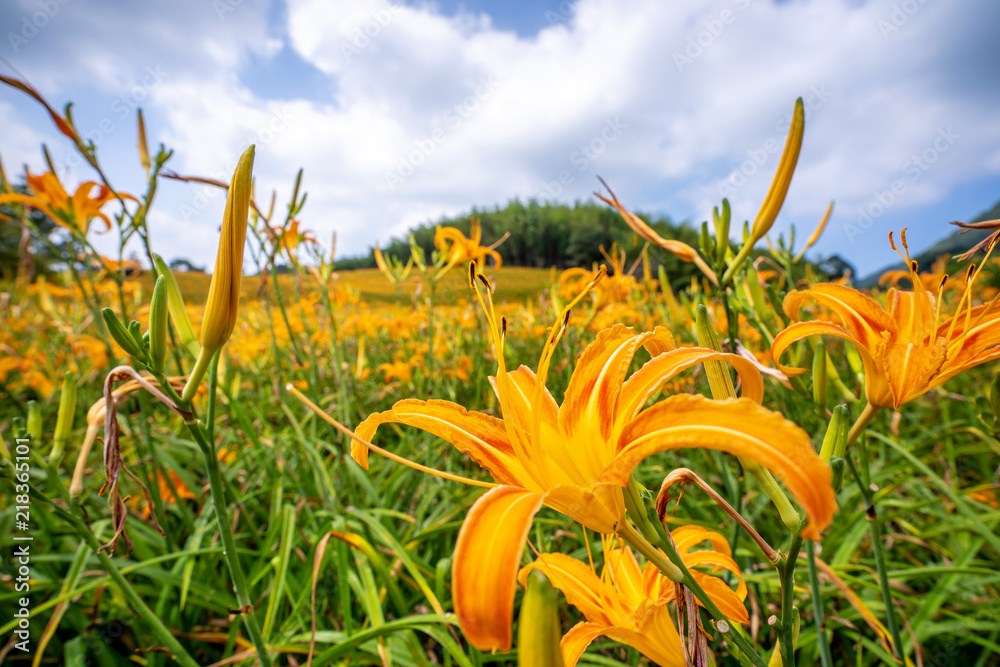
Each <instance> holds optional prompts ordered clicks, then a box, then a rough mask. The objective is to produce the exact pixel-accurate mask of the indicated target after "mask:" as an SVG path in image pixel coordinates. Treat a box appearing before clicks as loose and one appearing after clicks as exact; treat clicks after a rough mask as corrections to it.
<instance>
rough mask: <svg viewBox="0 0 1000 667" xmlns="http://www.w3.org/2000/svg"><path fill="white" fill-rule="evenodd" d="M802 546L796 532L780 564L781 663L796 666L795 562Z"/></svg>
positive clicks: (800, 535) (791, 666) (786, 665)
mask: <svg viewBox="0 0 1000 667" xmlns="http://www.w3.org/2000/svg"><path fill="white" fill-rule="evenodd" d="M801 548H802V534H801V533H799V532H796V533H795V534H794V535H793V536H792V543H791V544H790V545H789V546H788V556H787V557H786V558H784V559H782V561H781V562H780V563H779V564H778V575H779V577H780V579H781V630H780V633H781V635H780V641H779V644H780V645H781V664H782V665H783V666H784V667H795V609H794V607H795V563H796V562H797V561H798V558H799V550H800V549H801Z"/></svg>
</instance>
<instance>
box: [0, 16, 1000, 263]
mask: <svg viewBox="0 0 1000 667" xmlns="http://www.w3.org/2000/svg"><path fill="white" fill-rule="evenodd" d="M221 1H222V2H224V3H230V5H226V6H231V5H232V4H234V3H235V0H221ZM557 5H558V3H554V7H556V6H557ZM911 5H912V6H911ZM20 6H21V7H22V8H24V7H28V3H22V4H21V5H20ZM894 6H895V7H897V8H899V7H905V8H908V9H911V10H912V9H913V8H915V11H911V13H910V14H906V13H905V11H904V10H903V9H898V11H897V13H896V14H894V13H893V12H894V10H893V7H894ZM129 7H130V9H128V10H127V11H125V12H124V13H122V12H121V11H119V10H120V8H117V9H116V11H117V12H118V14H117V15H116V16H115V17H114V18H113V19H112V20H108V21H105V20H102V18H103V17H105V16H107V15H109V14H110V13H112V12H110V11H109V7H108V6H104V7H103V9H102V8H100V7H98V8H97V9H95V10H94V11H93V12H92V13H91V14H88V15H86V16H83V17H81V20H84V21H85V27H86V30H81V29H80V24H76V25H75V26H74V30H72V31H69V30H68V29H66V30H63V29H57V28H56V27H54V26H56V24H57V19H60V18H61V17H56V18H55V19H53V21H52V27H49V28H47V30H50V31H52V33H51V35H50V36H46V35H44V34H43V33H40V34H39V36H38V37H36V38H35V40H38V41H33V42H32V43H30V44H28V45H27V46H25V47H24V49H23V53H27V50H28V48H29V47H30V48H33V49H34V48H36V46H37V45H38V44H40V43H41V40H43V39H48V40H50V41H51V42H52V43H51V48H49V49H48V50H46V51H45V52H44V53H41V49H38V50H37V53H36V55H32V56H31V65H32V67H31V68H30V69H31V70H32V72H30V73H33V76H36V77H37V80H38V82H39V84H41V83H43V82H44V83H45V84H46V85H47V86H48V87H49V91H48V92H53V91H62V90H63V89H64V88H66V87H67V86H71V85H79V84H78V83H76V84H71V83H69V82H79V81H93V82H95V83H96V84H97V85H98V86H100V87H101V88H102V89H103V90H106V91H110V92H111V93H117V94H121V93H120V92H119V91H121V90H122V89H128V87H129V86H132V85H135V81H136V79H137V77H138V76H139V75H140V74H141V71H142V67H143V66H145V65H147V64H149V63H157V64H161V65H162V66H163V68H164V69H165V70H167V71H168V72H169V73H170V76H169V77H167V78H166V80H165V82H164V83H163V84H162V85H158V86H157V87H156V88H155V89H154V90H152V91H151V94H150V100H149V102H148V103H145V106H146V109H147V119H148V122H150V124H151V126H155V127H156V128H158V132H157V136H158V137H159V138H160V139H162V140H164V141H166V143H167V144H168V145H170V146H171V147H173V148H175V149H176V157H175V158H174V161H175V164H173V165H172V166H173V167H174V168H175V169H177V170H178V171H184V172H192V173H201V174H208V175H218V174H217V172H218V173H220V174H225V172H226V169H227V166H229V168H231V164H232V163H233V162H234V160H235V158H236V157H237V156H238V154H239V152H240V150H241V149H242V148H243V147H244V146H245V145H246V144H247V143H249V142H250V141H251V140H253V141H254V142H256V143H257V144H258V153H257V155H258V157H257V167H256V171H257V174H258V192H259V194H260V197H261V199H265V198H266V197H265V195H264V194H262V193H264V192H267V191H269V190H270V188H271V187H279V188H280V190H281V192H282V193H283V194H284V196H285V197H287V194H288V191H289V189H290V187H291V181H292V179H293V178H294V174H295V171H296V170H297V169H298V167H299V166H303V167H305V170H306V172H305V174H306V175H305V186H306V188H307V189H308V191H309V202H308V203H307V206H306V209H305V211H304V212H303V224H305V225H306V226H307V227H311V228H314V229H316V230H317V231H319V232H320V236H321V238H326V237H327V236H328V233H329V232H330V231H331V230H334V229H336V230H338V232H339V236H340V248H341V250H342V252H346V253H357V252H362V251H364V250H365V249H366V248H367V247H368V246H370V245H371V244H372V243H374V241H375V240H376V239H383V240H384V239H385V237H386V236H388V235H390V234H392V233H399V232H401V231H402V230H404V229H405V228H406V227H407V226H409V225H412V224H415V223H417V222H421V221H425V220H428V219H437V218H438V217H440V216H441V215H442V214H456V213H459V212H461V211H463V210H468V209H469V208H470V207H472V206H474V205H480V206H482V205H491V204H494V203H503V202H504V201H506V200H507V199H508V198H511V197H515V196H519V197H521V198H527V197H532V196H535V197H541V198H546V197H548V196H549V195H550V194H554V193H556V192H557V191H558V198H559V199H562V200H569V201H571V200H573V199H575V198H586V197H587V196H588V195H589V193H590V191H591V190H593V189H594V188H595V186H596V185H597V183H596V179H595V178H594V176H595V174H596V173H600V174H601V175H603V176H605V177H606V178H608V179H609V180H610V181H611V182H613V183H614V184H615V186H616V189H617V190H618V192H619V194H620V195H621V196H622V198H623V199H624V201H625V202H626V203H628V204H629V205H630V206H632V207H634V208H641V209H646V210H657V211H662V212H668V213H671V214H673V215H675V216H677V217H682V218H683V217H689V218H693V219H695V220H701V219H703V218H705V217H707V215H708V213H709V211H710V210H711V207H712V206H713V205H715V204H717V203H718V201H719V199H720V198H721V195H720V191H719V187H718V183H719V182H720V181H721V179H723V178H725V177H726V176H727V175H729V174H730V173H731V172H733V170H738V169H739V168H740V167H741V165H743V164H745V161H746V160H748V159H749V160H751V162H750V163H749V165H752V166H746V167H745V169H746V171H751V170H753V171H754V173H753V174H752V175H751V176H750V177H749V178H747V179H746V183H745V184H743V185H741V186H740V187H738V188H735V189H734V190H735V191H733V192H732V193H731V195H730V198H731V200H732V202H733V205H734V211H735V214H736V215H737V216H738V217H739V218H740V219H742V218H751V219H752V218H753V216H754V215H755V213H756V209H757V206H759V202H760V201H761V198H762V197H763V194H764V192H765V191H766V189H767V186H768V184H769V181H770V177H771V174H772V173H773V171H774V168H775V166H776V164H777V159H778V157H777V153H776V152H774V151H773V150H772V151H771V152H768V150H767V149H768V148H770V147H772V146H773V145H774V143H775V142H776V143H777V144H778V145H779V146H780V144H782V143H783V141H784V128H785V127H787V124H784V125H783V123H782V121H783V120H784V118H785V116H786V115H787V114H788V113H789V112H790V111H791V108H792V103H793V101H794V99H795V97H796V96H798V95H802V96H804V97H805V98H806V101H807V104H809V105H810V106H811V107H812V108H811V110H810V113H809V118H808V122H807V130H806V141H805V146H804V149H803V153H802V157H801V159H800V162H799V171H798V173H797V174H796V177H795V180H794V182H793V185H792V189H791V191H790V194H789V198H788V201H787V206H786V209H785V211H784V212H783V214H782V217H781V219H779V223H778V227H783V226H785V225H787V222H788V221H795V222H796V223H798V224H799V226H807V227H811V225H812V224H813V223H814V222H815V220H818V218H819V216H820V215H821V213H822V211H823V210H824V209H825V205H826V202H827V201H829V200H830V199H836V200H837V202H838V207H837V213H836V214H835V217H834V220H833V222H832V224H831V226H830V229H829V231H828V232H827V238H826V239H824V241H823V242H822V244H821V245H820V247H819V249H820V250H821V251H823V252H826V253H829V252H833V251H840V252H844V253H845V254H847V255H848V256H849V257H851V258H857V259H860V260H861V262H862V264H863V265H869V268H870V265H872V264H875V265H877V264H881V263H882V260H883V259H884V258H887V257H888V256H887V255H886V254H885V253H880V252H878V249H877V245H878V243H877V242H876V241H875V240H874V239H875V237H876V236H877V237H878V238H881V236H882V234H883V233H884V232H883V231H882V230H881V227H879V229H878V234H877V235H875V234H874V232H873V234H872V236H871V237H869V236H867V235H866V236H865V237H864V238H865V239H866V240H865V242H864V243H862V244H858V243H855V244H853V245H852V244H850V243H848V234H846V233H845V225H847V224H849V223H854V222H855V219H856V217H857V212H856V210H857V208H858V207H859V206H861V207H863V206H868V205H869V204H870V203H871V202H872V201H874V200H875V199H873V198H877V194H878V193H879V192H881V191H884V190H886V189H887V188H890V187H891V185H892V183H893V181H894V180H899V179H905V180H906V189H905V192H903V193H902V194H901V195H899V196H897V197H896V201H895V202H894V203H893V205H892V206H891V207H890V209H889V213H888V214H887V215H886V216H885V217H884V218H881V219H880V221H879V222H878V224H879V225H885V224H888V223H886V220H896V219H899V217H900V216H903V215H907V214H910V213H915V212H918V211H919V208H920V207H922V206H925V205H928V204H932V203H936V202H941V201H948V198H949V197H952V196H953V192H954V191H955V189H956V188H957V187H958V186H960V185H962V184H964V183H967V182H970V181H973V180H975V179H982V178H983V177H988V176H992V177H996V175H997V174H998V173H1000V117H997V116H996V114H995V112H994V110H995V108H996V105H997V102H998V101H1000V100H998V99H997V97H998V96H1000V93H998V92H997V86H996V83H997V73H996V72H994V71H992V70H991V69H989V68H990V66H991V63H995V62H996V59H997V54H996V48H995V47H992V46H989V44H990V43H992V42H991V39H990V38H989V37H990V36H989V32H990V30H991V29H992V28H991V26H994V25H996V19H997V18H1000V7H997V6H995V5H994V4H992V3H983V2H974V1H973V0H959V1H957V2H954V3H950V4H948V5H944V4H943V3H930V2H926V1H923V2H921V0H908V2H898V3H895V4H894V3H890V2H869V3H863V4H858V3H856V2H850V3H849V2H833V1H827V2H819V1H818V0H814V1H812V2H806V1H803V0H798V1H792V2H784V3H781V4H774V3H771V2H765V1H764V0H716V1H714V2H709V3H698V4H697V5H696V6H694V5H687V4H684V5H681V4H679V3H663V2H656V1H654V0H624V1H617V2H613V1H612V0H580V2H578V3H576V4H575V5H574V13H573V15H572V16H571V17H569V20H568V21H567V22H565V23H559V24H556V25H553V26H550V27H547V28H545V29H543V30H541V31H540V32H539V33H538V34H537V35H533V36H529V37H524V36H518V35H516V34H515V33H513V32H510V31H505V30H499V29H496V28H494V27H493V25H492V22H491V21H490V20H489V17H487V16H485V15H474V14H462V15H459V16H454V17H449V16H443V15H441V14H439V13H437V12H436V11H435V10H434V9H433V8H429V7H427V6H409V5H393V4H390V3H388V2H385V1H384V0H372V1H369V2H360V1H359V2H352V3H346V2H341V3H327V2H322V1H321V0H289V1H288V4H287V6H284V5H282V6H280V7H277V8H276V7H269V6H266V5H264V4H260V3H256V4H255V3H251V2H249V1H245V2H242V3H239V4H235V6H232V11H230V12H225V13H224V15H223V17H222V19H221V20H220V18H219V16H218V15H217V14H216V12H215V11H214V10H212V9H210V7H211V5H210V4H209V3H197V2H194V0H190V2H189V3H187V4H186V5H185V6H183V7H181V8H179V9H173V8H171V9H170V11H166V10H165V9H164V8H163V7H159V8H156V7H153V8H149V7H144V8H141V9H135V8H132V7H133V5H132V4H129ZM134 7H138V5H134ZM206 7H209V8H206ZM63 11H64V12H65V13H67V14H68V13H70V12H71V11H74V12H75V11H76V8H75V7H74V6H73V5H67V7H66V8H65V9H64V10H63ZM899 12H903V13H902V14H899ZM8 13H9V12H8ZM140 14H144V15H140ZM282 17H283V18H284V19H286V20H283V18H282ZM76 19H77V14H74V20H76ZM893 21H895V24H898V25H895V24H894V23H893ZM886 26H889V28H887V27H886ZM897 27H898V29H896V30H893V29H892V28H897ZM70 32H71V33H73V34H72V35H69V34H68V33H70ZM883 33H884V34H883ZM119 35H121V36H124V37H123V38H122V39H121V40H119V41H116V39H118V36H119ZM56 38H59V39H64V38H65V39H66V40H68V41H67V43H65V44H62V43H59V42H56V41H55V40H56ZM278 40H283V41H284V43H285V47H284V48H286V49H288V50H291V51H292V52H294V53H295V54H297V57H298V58H301V59H302V60H304V61H305V64H303V65H302V67H303V68H308V67H311V68H315V70H317V71H318V72H320V73H321V76H322V77H325V80H326V81H327V82H328V83H329V89H328V91H329V92H328V91H327V90H322V91H316V90H308V91H305V90H304V91H303V92H302V94H301V95H300V96H293V97H294V99H286V100H282V99H272V98H267V99H265V98H263V97H261V95H260V94H259V91H258V92H254V91H255V90H257V89H258V87H255V85H251V83H250V82H249V79H250V78H251V75H252V74H253V72H250V71H248V68H252V67H254V66H256V64H259V63H265V64H266V63H268V62H273V61H272V60H271V59H274V58H275V57H276V56H277V54H278V53H279V51H280V47H279V41H278ZM699 42H700V44H699ZM972 44H975V45H977V46H975V47H970V46H969V45H972ZM984 44H986V45H984ZM67 54H80V55H79V56H78V57H76V58H75V59H71V60H70V61H69V62H68V61H67ZM25 57H26V59H27V56H25ZM289 76H292V74H291V73H290V74H289ZM21 117H22V118H23V113H22V114H21ZM0 118H4V119H8V118H10V112H9V110H8V109H5V108H0ZM948 128H951V135H952V136H953V137H954V135H957V138H954V140H953V141H952V143H951V144H949V145H948V146H947V150H946V151H938V158H937V161H936V162H935V163H934V164H930V165H928V168H927V169H926V170H921V171H920V172H919V177H918V178H916V179H915V180H910V176H908V175H907V168H908V167H907V165H906V161H907V160H908V159H909V158H910V157H911V156H913V155H915V154H920V153H921V152H923V151H925V150H929V149H933V148H934V142H935V141H937V136H938V133H939V131H945V132H947V131H948ZM602 135H603V136H602ZM22 143H23V142H22ZM112 143H115V144H116V145H117V144H125V143H128V142H124V141H121V140H119V139H118V138H117V137H114V138H113V140H112V139H109V141H108V144H109V148H108V150H109V151H112V152H113V149H112V148H111V144H112ZM938 143H939V146H940V145H941V143H940V141H939V142H938ZM102 149H103V147H102ZM127 149H128V152H129V155H131V151H133V150H134V148H132V146H128V147H127ZM762 150H763V153H762V152H761V151H762ZM754 157H757V161H758V162H762V164H760V165H759V166H757V165H756V164H755V163H754V162H753V161H752V160H753V158H754ZM129 160H130V161H134V158H131V157H129ZM122 163H123V164H124V163H125V160H124V159H122ZM910 167H912V165H910ZM411 168H412V173H411ZM387 174H390V176H387ZM391 174H395V176H391ZM561 175H562V176H563V184H560V185H558V186H557V185H556V184H557V183H558V182H559V179H560V176H561ZM169 190H170V192H169V193H168V195H167V196H166V197H165V198H164V201H162V202H161V205H162V207H163V209H164V210H163V213H162V215H161V216H159V217H156V216H154V218H153V224H154V225H156V226H162V227H163V230H154V238H155V239H156V241H157V242H158V243H162V244H163V245H164V246H169V249H166V250H165V252H166V254H168V255H169V254H182V255H186V256H190V257H193V258H194V259H195V260H196V261H198V262H201V263H210V262H211V257H212V253H213V252H214V244H208V246H207V247H204V245H203V244H201V243H199V244H192V243H190V242H189V240H190V239H191V238H194V237H193V236H186V237H185V238H184V240H181V239H179V238H176V237H175V235H174V234H172V233H171V230H177V229H178V226H181V227H183V225H185V224H187V225H193V224H195V221H194V219H192V218H191V217H190V216H188V219H187V221H185V212H187V213H190V208H185V207H189V205H190V203H191V201H192V198H193V197H194V196H195V195H194V193H192V192H190V191H189V190H188V191H185V190H184V189H181V188H169ZM993 196H995V194H994V195H993ZM989 203H992V202H988V201H984V202H982V204H983V205H986V204H989ZM279 204H280V200H279ZM219 205H220V204H218V203H212V204H210V205H209V206H208V207H206V208H204V209H202V210H200V211H198V212H199V215H204V216H210V215H214V214H216V212H215V208H216V207H217V206H219ZM279 210H280V208H279ZM209 219H211V218H209ZM178 221H181V222H180V223H178ZM942 222H943V221H942ZM200 224H202V225H204V224H205V223H204V222H203V221H202V222H201V223H200ZM887 230H888V227H886V231H887ZM924 233H925V234H926V235H927V241H928V242H930V241H932V240H934V239H936V238H937V237H939V236H941V235H942V234H943V233H945V232H944V230H943V228H940V227H938V228H928V229H927V230H926V231H925V232H924ZM873 247H874V249H873Z"/></svg>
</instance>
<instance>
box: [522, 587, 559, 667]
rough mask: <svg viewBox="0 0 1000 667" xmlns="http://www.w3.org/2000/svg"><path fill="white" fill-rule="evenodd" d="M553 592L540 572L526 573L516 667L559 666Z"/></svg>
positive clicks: (556, 601)
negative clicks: (526, 584)
mask: <svg viewBox="0 0 1000 667" xmlns="http://www.w3.org/2000/svg"><path fill="white" fill-rule="evenodd" d="M561 636H562V631H561V630H560V627H559V605H558V599H557V598H556V589H555V588H553V587H552V584H550V583H549V580H548V578H547V577H546V576H545V575H544V574H543V573H542V571H541V570H532V571H531V572H530V573H529V574H528V586H527V590H526V591H525V593H524V600H523V601H522V602H521V615H520V617H519V620H518V628H517V664H518V666H519V667H563V665H564V663H563V657H562V649H561V648H560V646H559V641H560V638H561Z"/></svg>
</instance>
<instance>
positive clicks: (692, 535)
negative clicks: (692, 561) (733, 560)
mask: <svg viewBox="0 0 1000 667" xmlns="http://www.w3.org/2000/svg"><path fill="white" fill-rule="evenodd" d="M670 537H671V538H673V540H674V546H675V547H677V553H679V554H680V556H681V558H684V557H685V556H686V555H687V554H688V552H689V551H691V547H693V546H695V545H696V544H699V543H701V542H706V541H707V542H710V543H711V544H712V548H713V549H715V551H717V552H718V553H721V554H725V555H726V556H732V555H733V552H732V549H730V547H729V541H728V540H726V538H724V537H723V536H722V535H719V534H718V533H716V532H715V531H711V530H708V529H707V528H702V527H701V526H694V525H688V526H681V527H680V528H674V529H673V530H671V531H670Z"/></svg>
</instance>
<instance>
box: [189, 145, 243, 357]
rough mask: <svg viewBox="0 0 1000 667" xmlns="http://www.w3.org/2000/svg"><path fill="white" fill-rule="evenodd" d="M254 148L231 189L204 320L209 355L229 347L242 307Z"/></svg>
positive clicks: (204, 341) (238, 169) (204, 342)
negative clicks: (228, 341)
mask: <svg viewBox="0 0 1000 667" xmlns="http://www.w3.org/2000/svg"><path fill="white" fill-rule="evenodd" d="M253 157H254V147H253V146H251V147H250V148H248V149H247V150H246V152H245V153H243V156H242V157H241V158H240V161H239V164H237V165H236V172H235V173H234V174H233V180H232V183H231V184H230V186H229V196H228V198H227V199H226V211H225V213H224V214H223V216H222V236H221V237H220V238H219V251H218V253H216V255H215V271H214V272H213V273H212V283H211V285H210V286H209V288H208V300H207V301H206V302H205V315H204V317H203V318H202V321H201V346H202V348H203V353H205V351H207V352H208V354H209V356H211V355H212V354H215V352H216V351H217V350H218V349H219V348H221V347H222V346H223V345H225V344H226V341H227V340H229V336H230V335H232V333H233V329H234V328H236V317H237V314H238V311H239V305H240V286H241V284H242V282H243V247H244V245H245V243H246V238H247V214H248V213H249V211H250V185H251V180H252V175H253Z"/></svg>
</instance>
